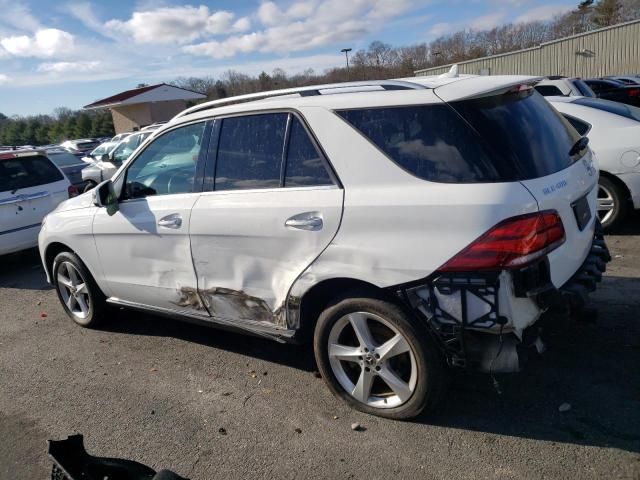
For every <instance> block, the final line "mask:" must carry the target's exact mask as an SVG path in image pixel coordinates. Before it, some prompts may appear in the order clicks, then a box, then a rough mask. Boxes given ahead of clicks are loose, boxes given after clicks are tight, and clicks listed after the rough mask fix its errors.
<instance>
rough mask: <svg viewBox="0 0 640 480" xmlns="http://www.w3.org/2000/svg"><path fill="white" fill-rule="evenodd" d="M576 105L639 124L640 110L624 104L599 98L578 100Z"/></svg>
mask: <svg viewBox="0 0 640 480" xmlns="http://www.w3.org/2000/svg"><path fill="white" fill-rule="evenodd" d="M573 103H575V104H577V105H584V106H585V107H591V108H596V109H598V110H603V111H605V112H609V113H615V114H616V115H620V116H621V117H625V118H628V119H630V120H636V121H638V122H640V108H638V107H634V106H632V105H627V104H625V103H620V102H613V101H611V100H603V99H601V98H579V99H577V100H576V101H575V102H573Z"/></svg>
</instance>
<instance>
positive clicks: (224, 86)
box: [0, 0, 640, 145]
mask: <svg viewBox="0 0 640 480" xmlns="http://www.w3.org/2000/svg"><path fill="white" fill-rule="evenodd" d="M638 18H640V0H583V1H581V2H580V3H579V4H578V5H577V6H576V7H575V8H574V9H573V10H571V11H569V12H567V13H565V14H563V15H558V16H556V17H555V18H553V19H551V20H548V21H532V22H521V23H509V24H505V25H501V26H498V27H495V28H492V29H488V30H481V31H476V30H468V29H465V30H460V31H458V32H455V33H452V34H449V35H443V36H441V37H439V38H436V39H435V40H433V41H431V42H428V43H427V42H423V43H417V44H415V45H408V46H400V47H394V46H392V45H389V44H387V43H384V42H380V41H374V42H372V43H371V44H370V45H369V47H368V48H367V49H360V50H358V51H356V52H354V54H353V55H352V56H351V57H350V59H349V60H350V62H349V63H350V68H349V69H347V68H345V67H336V68H331V69H328V70H325V71H324V72H322V73H316V72H315V71H314V70H313V69H308V70H305V71H304V72H301V73H298V74H295V75H288V74H287V73H286V72H285V71H284V70H282V69H280V68H276V69H275V70H273V72H271V74H268V73H266V72H262V73H261V74H260V75H257V76H255V75H253V76H252V75H247V74H244V73H241V72H238V71H235V70H229V71H227V72H226V73H224V74H223V75H222V76H221V77H220V78H217V79H216V78H214V77H212V76H206V77H179V78H177V79H175V80H173V81H171V82H169V83H170V84H172V85H175V86H178V87H182V88H186V89H189V90H193V91H196V92H200V93H202V94H204V95H206V97H207V99H206V100H215V99H218V98H225V97H229V96H234V95H242V94H246V93H255V92H261V91H265V90H273V89H280V88H292V87H300V86H308V85H318V84H323V83H336V82H343V81H346V80H381V79H388V78H402V77H409V76H413V72H414V71H415V70H419V69H422V68H430V67H437V66H439V65H444V64H449V63H455V62H462V61H465V60H471V59H474V58H479V57H485V56H487V55H496V54H500V53H507V52H512V51H515V50H521V49H523V48H530V47H533V46H536V45H539V44H540V43H543V42H548V41H551V40H554V39H557V38H562V37H566V36H569V35H574V34H578V33H583V32H587V31H590V30H594V29H597V28H602V27H606V26H610V25H615V24H617V23H620V22H625V21H630V20H635V19H638ZM555 73H557V72H549V74H550V75H553V74H555ZM621 73H625V72H621ZM113 133H114V131H113V123H112V119H111V115H110V113H109V112H108V111H107V110H103V111H91V112H84V111H71V110H69V109H66V108H59V109H56V110H55V111H54V113H53V115H36V116H28V117H12V118H7V117H5V116H4V115H2V114H1V113H0V145H43V144H47V143H58V142H60V141H62V140H65V139H71V138H82V137H101V136H111V135H113Z"/></svg>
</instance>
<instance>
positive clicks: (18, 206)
mask: <svg viewBox="0 0 640 480" xmlns="http://www.w3.org/2000/svg"><path fill="white" fill-rule="evenodd" d="M76 193H77V190H76V189H75V187H72V186H71V183H70V182H69V180H67V178H66V177H65V176H64V174H63V173H62V171H61V170H60V169H59V168H58V167H57V166H56V165H55V164H54V163H53V162H52V161H51V160H49V159H48V158H47V157H46V155H45V154H44V152H41V151H37V150H27V151H21V150H17V151H11V152H0V255H5V254H7V253H13V252H17V251H20V250H25V249H27V248H32V247H35V246H36V245H37V244H38V232H39V231H40V224H41V223H42V219H43V218H44V216H45V215H46V214H47V213H49V212H50V211H52V210H53V209H54V208H56V206H57V205H58V204H59V203H60V202H62V201H63V200H66V199H68V198H69V197H70V196H73V195H75V194H76Z"/></svg>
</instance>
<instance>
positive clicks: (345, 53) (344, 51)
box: [340, 48, 351, 80]
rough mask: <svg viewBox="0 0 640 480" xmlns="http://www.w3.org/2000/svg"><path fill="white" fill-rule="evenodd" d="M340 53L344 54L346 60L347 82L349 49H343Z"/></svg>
mask: <svg viewBox="0 0 640 480" xmlns="http://www.w3.org/2000/svg"><path fill="white" fill-rule="evenodd" d="M340 51H341V52H342V53H344V58H346V59H347V80H349V52H350V51H351V48H343V49H342V50H340Z"/></svg>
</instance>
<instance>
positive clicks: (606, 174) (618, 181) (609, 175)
mask: <svg viewBox="0 0 640 480" xmlns="http://www.w3.org/2000/svg"><path fill="white" fill-rule="evenodd" d="M600 176H601V177H604V178H606V179H607V180H609V181H611V182H612V183H614V184H616V185H617V186H618V187H620V188H621V189H622V192H623V194H624V197H625V200H626V201H627V202H629V201H630V200H631V191H630V190H629V187H627V184H626V183H624V181H622V180H621V179H620V177H618V176H617V175H614V174H613V173H609V172H607V171H606V170H600Z"/></svg>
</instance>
